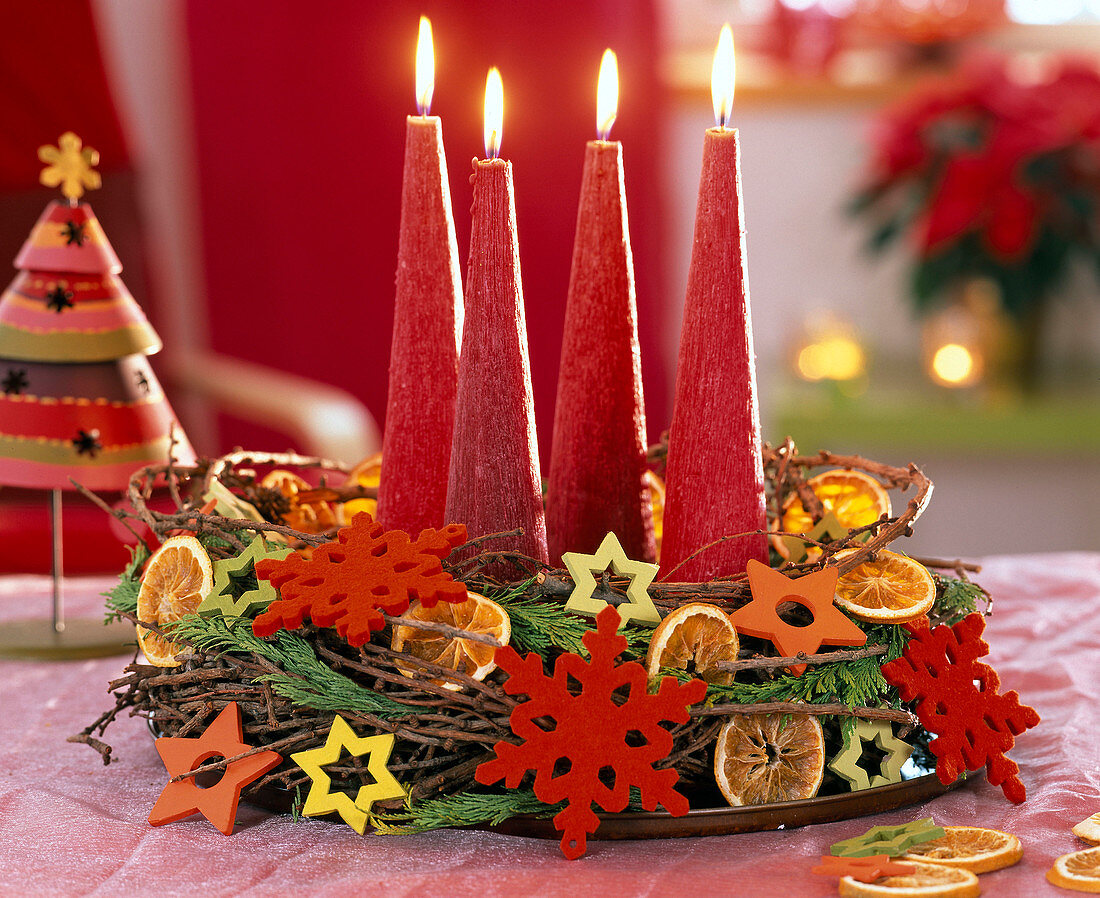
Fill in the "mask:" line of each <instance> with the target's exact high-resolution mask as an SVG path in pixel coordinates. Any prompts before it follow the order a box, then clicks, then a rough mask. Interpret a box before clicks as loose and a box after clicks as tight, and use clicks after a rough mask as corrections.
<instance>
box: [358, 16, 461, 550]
mask: <svg viewBox="0 0 1100 898" xmlns="http://www.w3.org/2000/svg"><path fill="white" fill-rule="evenodd" d="M434 70H435V61H434V56H433V48H432V27H431V23H429V21H428V20H427V19H426V18H423V17H421V19H420V37H419V40H418V41H417V50H416V105H417V109H418V112H419V115H410V116H409V117H408V119H407V123H406V127H405V171H404V179H403V181H402V188H401V232H400V239H399V244H398V254H397V294H396V302H395V307H394V322H393V339H392V343H391V346H390V383H389V398H388V402H387V406H386V431H385V436H384V438H383V442H382V474H381V481H380V483H379V486H378V518H379V520H380V521H381V522H382V523H383V524H384V525H385V526H386V527H387V528H390V529H399V530H405V531H408V532H409V533H411V534H413V535H414V536H415V535H416V534H418V533H420V531H421V530H423V529H424V528H426V527H442V526H443V524H444V523H445V510H446V501H447V471H448V465H449V464H450V458H451V436H452V433H453V431H454V409H455V392H456V388H457V383H458V348H459V344H460V342H461V339H462V279H461V275H460V273H459V268H458V243H457V241H456V239H455V226H454V219H453V218H452V217H451V195H450V190H449V188H448V185H447V159H446V156H445V155H444V153H443V128H442V125H441V123H440V120H439V117H438V116H431V115H428V112H429V111H430V107H431V102H432V92H433V90H434V87H435V71H434Z"/></svg>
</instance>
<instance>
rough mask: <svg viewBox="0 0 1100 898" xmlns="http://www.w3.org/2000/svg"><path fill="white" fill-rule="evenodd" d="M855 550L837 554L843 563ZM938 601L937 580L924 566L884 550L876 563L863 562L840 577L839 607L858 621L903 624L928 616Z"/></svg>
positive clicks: (879, 553)
mask: <svg viewBox="0 0 1100 898" xmlns="http://www.w3.org/2000/svg"><path fill="white" fill-rule="evenodd" d="M855 551H857V550H856V549H845V550H844V551H843V552H838V553H837V554H836V560H837V561H842V560H843V559H844V558H846V557H848V556H849V555H851V554H852V553H853V552H855ZM935 601H936V581H935V580H933V579H932V575H931V574H930V573H928V568H926V567H925V566H924V565H923V564H920V563H919V562H916V561H914V560H913V559H912V558H907V557H906V556H904V555H899V554H898V553H897V552H888V551H886V550H885V549H882V550H880V551H879V552H878V557H877V558H876V559H875V560H874V561H864V562H863V564H860V565H857V566H856V567H854V568H852V569H851V570H850V571H848V573H846V574H841V575H840V579H839V580H837V584H836V604H837V605H839V606H840V607H841V608H843V609H844V610H845V611H847V612H848V613H849V614H850V615H852V617H854V618H855V619H856V620H861V621H867V622H869V623H872V624H903V623H905V622H906V621H910V620H914V619H915V618H918V617H920V616H921V615H922V614H927V613H928V611H929V609H931V607H932V605H933V603H934V602H935Z"/></svg>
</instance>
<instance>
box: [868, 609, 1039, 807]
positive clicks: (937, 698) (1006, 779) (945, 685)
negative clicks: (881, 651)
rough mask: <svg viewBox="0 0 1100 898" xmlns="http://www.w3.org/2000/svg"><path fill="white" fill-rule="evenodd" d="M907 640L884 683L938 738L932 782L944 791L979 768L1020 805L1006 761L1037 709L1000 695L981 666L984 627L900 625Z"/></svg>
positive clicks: (996, 681)
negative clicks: (965, 773)
mask: <svg viewBox="0 0 1100 898" xmlns="http://www.w3.org/2000/svg"><path fill="white" fill-rule="evenodd" d="M903 626H904V627H905V629H906V630H908V631H909V632H910V633H911V634H912V638H911V639H910V640H909V643H908V645H907V646H906V647H905V652H904V654H903V655H902V656H901V657H900V658H897V659H896V660H894V661H891V662H889V663H888V664H883V665H882V675H883V676H884V677H885V678H886V680H887V682H888V683H890V684H892V685H894V686H897V687H898V692H899V693H900V694H901V697H902V700H903V701H907V702H909V701H916V702H917V704H916V707H915V711H916V715H917V717H918V718H920V722H921V725H922V726H923V727H924V728H925V729H926V730H928V732H930V733H935V734H936V736H937V738H936V739H933V740H932V741H931V742H929V743H928V750H929V751H931V752H932V754H933V755H935V757H936V775H937V776H938V777H939V778H940V781H941V782H942V783H944V785H949V784H950V783H953V782H955V780H956V779H957V778H958V776H959V774H960V773H962V771H963V770H964V769H965V770H978V769H979V768H980V767H981V766H982V765H983V764H984V765H985V767H986V773H987V775H988V777H989V782H990V783H992V784H993V785H994V786H1000V787H1001V790H1002V791H1003V792H1004V794H1005V798H1007V799H1008V800H1009V801H1011V802H1013V803H1014V804H1019V803H1020V802H1022V801H1024V800H1025V799H1026V798H1027V790H1026V789H1025V788H1024V784H1023V783H1022V782H1021V781H1020V778H1019V777H1018V776H1017V775H1016V774H1017V773H1018V772H1019V767H1017V766H1016V764H1015V762H1013V761H1010V760H1009V759H1008V758H1007V757H1005V753H1006V752H1007V751H1008V750H1009V749H1010V748H1012V746H1013V744H1014V743H1015V737H1016V736H1018V735H1020V733H1022V732H1024V731H1025V730H1027V729H1030V728H1031V727H1033V726H1035V725H1036V724H1038V723H1039V715H1038V714H1037V713H1036V712H1035V709H1034V708H1029V707H1028V706H1027V705H1023V704H1020V696H1019V695H1018V694H1017V693H1016V692H1015V691H1012V692H1006V693H1005V694H1004V695H1001V694H1000V688H1001V680H1000V678H999V677H998V676H997V672H996V671H995V670H993V668H992V667H990V666H989V665H988V664H983V663H982V662H981V661H979V660H978V658H980V657H982V656H983V655H987V654H989V645H988V644H987V643H986V642H985V640H983V639H982V638H981V635H982V632H983V631H984V630H985V620H984V619H983V618H982V616H981V615H980V614H971V615H968V616H967V617H964V618H963V619H962V620H961V621H959V622H958V623H957V624H955V626H953V627H948V626H946V625H942V626H939V627H936V628H935V629H932V630H929V629H928V627H927V626H921V625H920V624H919V623H918V622H917V621H912V622H910V623H908V624H904V625H903Z"/></svg>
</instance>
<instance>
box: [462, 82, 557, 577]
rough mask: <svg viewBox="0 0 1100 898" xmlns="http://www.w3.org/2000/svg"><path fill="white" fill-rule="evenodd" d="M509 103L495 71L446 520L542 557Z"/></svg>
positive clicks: (477, 170)
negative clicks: (504, 535)
mask: <svg viewBox="0 0 1100 898" xmlns="http://www.w3.org/2000/svg"><path fill="white" fill-rule="evenodd" d="M503 106H504V97H503V88H502V86H501V82H500V73H499V72H497V70H496V69H492V70H491V71H490V72H489V79H488V81H487V83H486V88H485V112H486V114H485V154H486V156H487V157H488V158H486V159H484V160H476V159H475V160H474V178H473V182H474V206H473V222H472V226H471V235H470V257H469V262H468V265H467V272H466V323H465V330H464V333H463V336H462V355H461V357H460V361H459V366H458V397H457V400H456V403H455V430H454V441H453V443H452V446H451V468H450V480H449V483H448V489H447V520H448V521H453V522H456V523H461V524H465V525H466V528H467V531H468V532H469V535H470V537H471V538H472V537H478V536H484V535H486V534H489V533H499V532H502V531H506V530H513V529H516V528H519V529H521V530H522V531H523V533H522V535H521V536H520V537H518V538H516V539H514V540H511V542H510V546H511V547H513V548H516V549H518V550H519V551H520V552H523V553H524V554H526V555H529V556H531V557H532V558H537V559H539V560H541V561H546V560H547V555H546V521H545V518H544V517H543V510H542V480H541V475H540V472H539V457H538V445H537V443H536V438H535V403H534V399H533V398H532V393H531V363H530V360H529V358H528V352H527V321H526V317H525V314H524V310H523V285H522V281H521V277H520V265H519V243H518V241H517V237H516V207H515V200H514V197H513V191H512V164H511V163H510V162H506V161H505V160H503V159H499V158H497V156H498V153H499V150H500V136H501V128H502V122H503ZM486 548H489V549H491V548H504V546H502V545H497V546H493V545H492V544H490V545H488V546H486Z"/></svg>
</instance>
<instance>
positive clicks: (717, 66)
mask: <svg viewBox="0 0 1100 898" xmlns="http://www.w3.org/2000/svg"><path fill="white" fill-rule="evenodd" d="M736 70H737V67H736V63H735V62H734V58H733V31H732V30H731V29H730V26H729V24H728V23H727V24H725V25H723V26H722V34H721V35H720V36H719V37H718V48H717V49H716V50H715V51H714V67H713V68H712V69H711V73H710V97H711V100H712V101H713V103H714V123H715V124H716V125H717V126H718V127H719V128H725V127H726V125H727V124H728V123H729V120H730V110H731V109H732V107H733V84H734V80H735V72H736Z"/></svg>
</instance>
